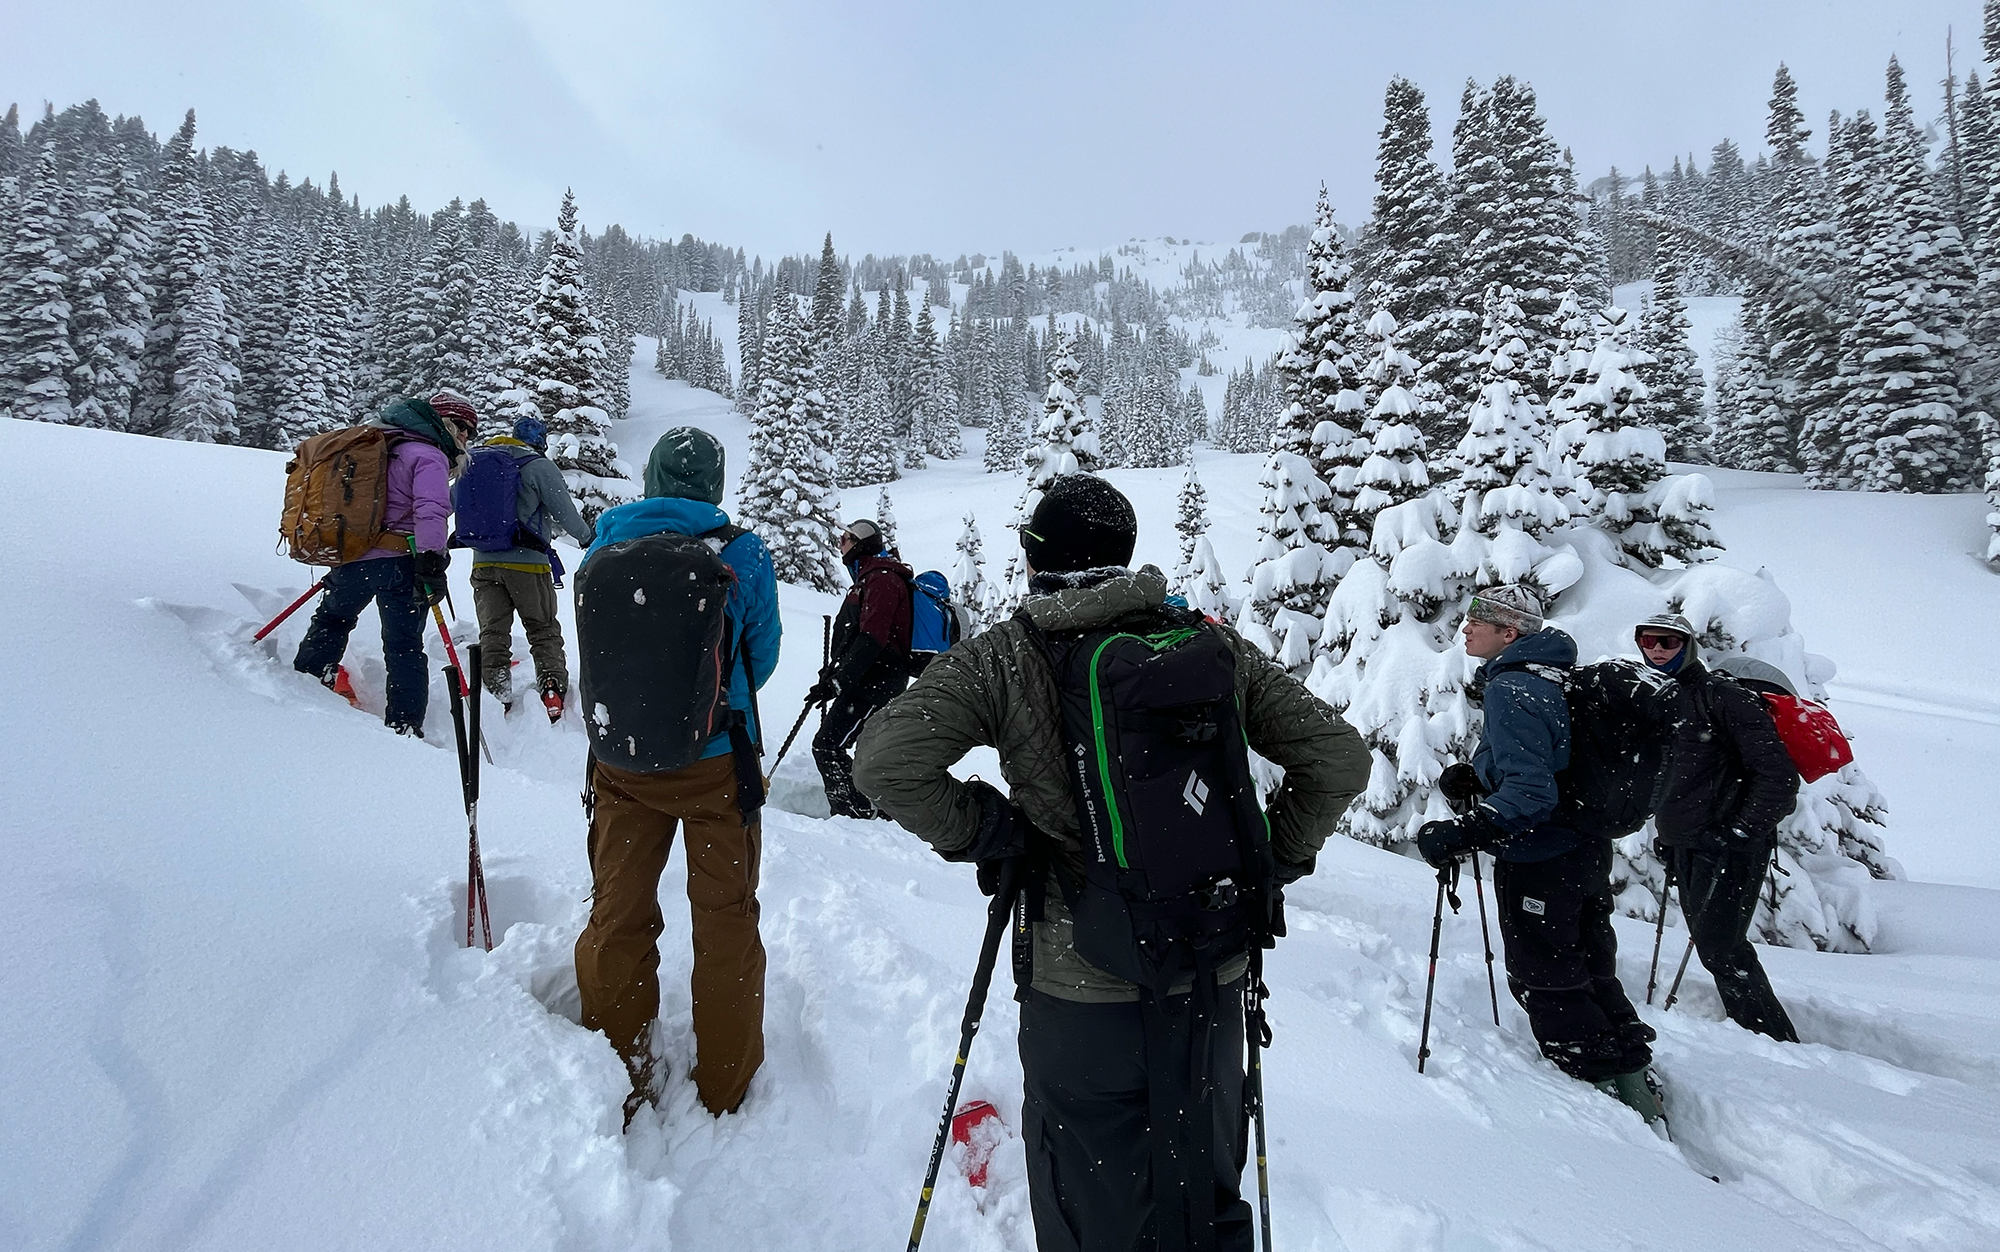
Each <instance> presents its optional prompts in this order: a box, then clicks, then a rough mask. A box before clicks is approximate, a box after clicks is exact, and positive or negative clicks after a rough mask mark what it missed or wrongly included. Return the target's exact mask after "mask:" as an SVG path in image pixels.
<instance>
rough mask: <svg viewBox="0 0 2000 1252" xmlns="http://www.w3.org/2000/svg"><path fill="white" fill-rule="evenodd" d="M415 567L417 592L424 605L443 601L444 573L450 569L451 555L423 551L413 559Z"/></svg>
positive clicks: (442, 552) (441, 552)
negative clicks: (421, 597)
mask: <svg viewBox="0 0 2000 1252" xmlns="http://www.w3.org/2000/svg"><path fill="white" fill-rule="evenodd" d="M414 560H415V564H416V567H417V591H418V593H419V594H420V595H422V596H423V598H424V603H425V604H437V603H439V602H440V601H442V600H443V599H444V592H445V586H446V583H445V571H446V570H448V569H450V568H451V553H449V552H444V551H430V550H425V551H422V552H419V553H417V555H416V557H415V558H414Z"/></svg>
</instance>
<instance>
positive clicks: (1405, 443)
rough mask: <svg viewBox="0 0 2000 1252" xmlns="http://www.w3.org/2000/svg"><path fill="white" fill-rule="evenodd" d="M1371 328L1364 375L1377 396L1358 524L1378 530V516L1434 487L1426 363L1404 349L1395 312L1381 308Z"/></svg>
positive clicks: (1359, 476) (1358, 482)
mask: <svg viewBox="0 0 2000 1252" xmlns="http://www.w3.org/2000/svg"><path fill="white" fill-rule="evenodd" d="M1367 332H1368V335H1369V337H1370V338H1371V339H1373V340H1374V342H1375V350H1374V352H1373V353H1372V354H1371V355H1370V357H1369V360H1368V364H1367V365H1366V366H1364V367H1363V369H1362V377H1363V380H1364V381H1365V383H1366V384H1367V388H1368V391H1369V392H1370V393H1371V394H1373V395H1374V397H1375V401H1374V404H1373V406H1372V407H1371V409H1370V411H1369V414H1368V427H1367V430H1368V434H1367V435H1366V436H1365V438H1366V447H1367V454H1366V456H1365V457H1364V458H1363V460H1362V462H1361V465H1360V467H1359V468H1358V469H1357V471H1356V474H1355V493H1354V518H1355V524H1356V526H1357V527H1365V528H1366V529H1367V531H1368V533H1369V535H1370V536H1371V542H1372V536H1373V534H1374V532H1375V516H1376V514H1378V513H1380V512H1381V511H1382V510H1383V509H1386V508H1389V507H1391V506H1393V505H1398V504H1402V503H1403V502H1405V501H1407V500H1413V499H1415V498H1417V497H1418V496H1421V495H1425V494H1427V493H1428V492H1429V491H1430V489H1431V475H1430V466H1429V465H1428V464H1427V463H1426V462H1425V459H1424V458H1425V453H1426V452H1427V450H1428V444H1427V442H1426V440H1425V439H1424V432H1423V429H1422V427H1421V426H1419V424H1418V420H1417V419H1418V406H1417V399H1416V396H1415V395H1414V394H1413V393H1412V391H1411V389H1412V388H1414V387H1416V386H1417V385H1418V379H1419V377H1420V375H1421V368H1422V367H1421V366H1420V364H1419V363H1418V361H1417V359H1416V358H1415V357H1413V356H1411V355H1410V354H1409V353H1407V352H1405V351H1403V349H1402V346H1401V343H1400V339H1399V330H1398V327H1397V324H1396V317H1395V314H1393V313H1391V312H1390V311H1389V310H1388V309H1387V308H1381V309H1377V310H1376V311H1375V314H1374V316H1372V317H1370V318H1369V319H1368V326H1367Z"/></svg>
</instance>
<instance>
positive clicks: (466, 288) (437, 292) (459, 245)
mask: <svg viewBox="0 0 2000 1252" xmlns="http://www.w3.org/2000/svg"><path fill="white" fill-rule="evenodd" d="M466 229H467V227H466V220H465V214H464V209H463V207H462V206H461V205H460V203H459V202H458V201H457V200H456V199H454V200H453V201H452V202H451V203H450V204H448V205H446V206H445V207H444V209H443V210H442V211H440V212H438V213H437V214H435V215H433V216H432V218H431V250H430V254H429V256H427V257H426V258H425V261H424V276H423V280H422V284H421V285H422V287H423V290H424V291H425V292H426V293H427V294H428V295H429V296H430V297H431V300H432V304H431V311H430V324H431V344H430V349H431V350H430V354H429V359H428V360H427V361H426V362H425V368H424V371H423V372H422V373H421V374H420V375H419V376H418V380H417V390H416V393H415V394H417V395H432V394H435V393H436V392H439V391H445V390H450V391H457V392H463V391H464V390H465V389H466V388H467V387H470V386H471V385H472V382H473V379H474V378H475V376H476V371H477V370H478V366H479V361H480V358H481V356H482V355H483V354H484V347H485V345H484V344H482V343H480V342H477V341H476V340H475V339H474V338H473V335H474V332H475V329H476V328H475V327H474V326H473V324H472V308H473V303H474V301H475V299H476V298H477V296H478V289H479V279H478V275H477V273H476V272H475V271H474V269H473V259H474V258H473V252H472V244H471V241H470V240H469V239H468V238H467V235H466ZM615 415H616V413H615V411H614V416H615Z"/></svg>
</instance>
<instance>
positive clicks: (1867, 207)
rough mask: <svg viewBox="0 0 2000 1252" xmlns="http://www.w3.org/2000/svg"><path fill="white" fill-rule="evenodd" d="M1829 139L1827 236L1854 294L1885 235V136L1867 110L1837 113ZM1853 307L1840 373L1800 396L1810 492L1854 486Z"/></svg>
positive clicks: (1840, 350)
mask: <svg viewBox="0 0 2000 1252" xmlns="http://www.w3.org/2000/svg"><path fill="white" fill-rule="evenodd" d="M1827 134H1828V138H1827V150H1826V182H1827V187H1828V191H1829V195H1828V198H1829V201H1830V206H1831V210H1832V219H1833V220H1832V230H1831V231H1830V232H1828V233H1829V235H1830V237H1831V251H1832V254H1833V257H1834V259H1835V264H1836V267H1837V269H1838V271H1839V273H1840V275H1841V277H1842V280H1843V281H1842V284H1841V285H1842V287H1843V288H1844V289H1846V290H1848V291H1850V292H1851V291H1852V290H1853V285H1854V281H1855V275H1856V272H1857V271H1858V269H1859V267H1860V264H1861V261H1862V258H1863V257H1864V256H1866V255H1867V254H1868V253H1869V252H1870V250H1871V249H1872V248H1873V247H1874V246H1875V242H1876V240H1877V239H1878V238H1879V237H1880V236H1881V235H1882V234H1883V232H1884V225H1883V222H1882V220H1881V216H1882V215H1881V206H1880V200H1881V196H1880V195H1879V194H1878V192H1879V187H1880V183H1881V175H1880V166H1881V163H1882V143H1881V136H1880V135H1879V134H1878V132H1877V131H1876V128H1875V121H1874V119H1873V118H1872V117H1870V116H1869V114H1868V111H1867V110H1865V109H1863V110H1859V111H1857V112H1856V113H1855V114H1854V116H1853V117H1851V118H1848V119H1847V120H1845V121H1842V120H1841V117H1840V115H1839V114H1838V113H1835V114H1834V115H1833V116H1832V118H1831V120H1830V121H1829V122H1828V126H1827ZM1850 302H1851V303H1852V304H1853V305H1854V306H1855V307H1854V308H1853V309H1851V310H1849V316H1848V317H1846V318H1844V319H1843V323H1842V325H1841V327H1840V334H1839V339H1838V342H1837V343H1836V344H1835V345H1834V349H1835V351H1836V353H1837V356H1836V357H1835V368H1834V369H1833V371H1832V372H1831V373H1828V374H1826V375H1825V376H1824V377H1822V378H1821V379H1819V380H1818V382H1817V385H1814V386H1810V387H1808V388H1807V389H1806V391H1805V392H1804V393H1803V394H1802V395H1801V396H1800V397H1799V411H1800V414H1801V417H1802V421H1803V425H1802V427H1801V430H1800V432H1799V459H1800V461H1801V463H1802V464H1803V466H1804V469H1805V475H1806V484H1807V485H1808V486H1810V487H1815V488H1830V487H1837V486H1842V485H1846V486H1850V487H1851V486H1853V485H1854V484H1852V483H1847V484H1843V483H1842V482H1841V477H1840V476H1841V467H1842V462H1843V460H1844V459H1845V457H1844V451H1843V439H1844V436H1843V433H1842V425H1843V422H1844V421H1845V420H1846V409H1847V404H1848V400H1849V395H1848V390H1849V386H1850V384H1851V382H1852V378H1851V377H1850V373H1851V371H1852V370H1853V369H1855V368H1858V366H1859V364H1860V362H1859V360H1858V358H1855V359H1853V360H1850V352H1851V349H1852V348H1853V342H1852V341H1853V338H1854V334H1853V314H1854V313H1857V312H1858V311H1859V309H1858V306H1859V301H1858V300H1853V299H1852V297H1850Z"/></svg>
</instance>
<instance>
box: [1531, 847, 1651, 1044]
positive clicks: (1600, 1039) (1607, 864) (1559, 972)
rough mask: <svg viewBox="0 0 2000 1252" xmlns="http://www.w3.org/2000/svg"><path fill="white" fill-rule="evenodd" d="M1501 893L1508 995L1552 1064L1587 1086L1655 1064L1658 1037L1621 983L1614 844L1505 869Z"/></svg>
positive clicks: (1580, 848)
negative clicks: (1615, 916) (1614, 898)
mask: <svg viewBox="0 0 2000 1252" xmlns="http://www.w3.org/2000/svg"><path fill="white" fill-rule="evenodd" d="M1493 893H1494V898H1495V900H1496V901H1497V903H1498V906H1499V909H1500V939H1501V942H1502V944H1503V946H1504V947H1505V948H1506V952H1507V989H1508V990H1509V991H1511V992H1513V993H1514V999H1516V1000H1517V1001H1519V1002H1520V1005H1521V1007H1522V1008H1523V1009H1525V1010H1526V1011H1527V1014H1528V1025H1529V1027H1530V1028H1531V1029H1533V1031H1534V1032H1535V1042H1536V1043H1538V1044H1540V1045H1541V1049H1542V1055H1543V1056H1546V1057H1548V1058H1549V1060H1551V1061H1553V1062H1554V1063H1555V1065H1556V1067H1557V1068H1558V1069H1560V1070H1562V1071H1563V1072H1564V1073H1565V1074H1568V1075H1569V1076H1570V1077H1572V1078H1578V1079H1581V1080H1583V1081H1584V1082H1601V1081H1603V1080H1604V1079H1606V1078H1610V1077H1611V1076H1613V1075H1614V1074H1628V1073H1631V1072H1632V1071H1633V1070H1635V1069H1643V1068H1644V1067H1645V1066H1647V1065H1648V1064H1650V1063H1651V1062H1652V1059H1653V1052H1652V1049H1651V1048H1650V1047H1648V1046H1647V1045H1648V1044H1649V1043H1651V1042H1652V1039H1653V1031H1652V1028H1651V1027H1649V1026H1647V1025H1646V1024H1645V1023H1643V1022H1641V1021H1640V1020H1639V1012H1638V1010H1637V1009H1634V1008H1633V1007H1632V1001H1631V1000H1630V999H1629V998H1628V997H1627V996H1626V994H1625V988H1624V987H1623V986H1622V985H1620V983H1619V981H1618V935H1617V933H1616V932H1615V931H1613V930H1612V928H1611V913H1612V901H1611V844H1610V843H1609V842H1608V841H1607V840H1603V839H1590V840H1587V841H1586V842H1585V843H1584V844H1583V846H1582V847H1579V848H1575V849H1573V850H1571V851H1569V852H1564V853H1560V854H1559V855H1556V856H1552V857H1550V858H1549V859H1547V860H1545V861H1499V862H1496V863H1495V865H1494V867H1493Z"/></svg>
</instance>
